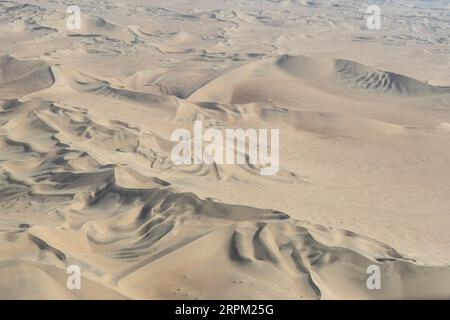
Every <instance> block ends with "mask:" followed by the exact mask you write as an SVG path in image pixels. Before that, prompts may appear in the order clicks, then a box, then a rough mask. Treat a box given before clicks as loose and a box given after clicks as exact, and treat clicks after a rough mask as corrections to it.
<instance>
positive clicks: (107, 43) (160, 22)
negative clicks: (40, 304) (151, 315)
mask: <svg viewBox="0 0 450 320" xmlns="http://www.w3.org/2000/svg"><path fill="white" fill-rule="evenodd" d="M75 2H76V3H74V1H61V0H55V1H20V0H14V1H1V2H0V123H1V126H0V298H1V299H23V298H38V299H80V298H81V299H111V298H119V299H121V298H124V299H215V298H233V299H235V298H242V299H339V298H341V299H380V298H388V299H401V298H450V87H448V86H450V45H449V42H450V8H449V4H448V2H447V1H417V0H415V1H406V0H405V1H377V3H376V4H378V5H379V6H380V8H381V10H382V11H381V14H382V25H381V29H380V30H369V29H368V28H367V27H366V18H367V15H366V14H365V11H366V8H367V5H368V4H366V3H361V2H360V1H343V0H342V1H301V0H297V1H295V0H291V1H275V0H240V1H237V0H229V1H227V0H186V1H181V0H178V1H177V0H164V1H162V0H154V1H153V0H147V1H143V0H140V1H131V0H129V1H120V0H111V1H105V0H99V1H97V0H95V1H94V0H89V1H88V0H78V1H75ZM73 4H76V5H79V6H80V8H81V29H80V30H70V29H68V28H67V26H66V19H67V18H68V16H67V14H65V12H66V8H67V6H69V5H73ZM374 4H375V3H374ZM195 120H201V121H203V123H205V124H206V125H207V126H208V127H216V128H278V129H281V131H280V165H281V167H280V171H279V172H278V173H277V174H276V175H273V176H261V175H260V174H259V169H258V168H257V167H255V166H253V165H250V164H246V165H205V164H200V165H184V166H179V165H174V164H173V163H172V161H171V157H170V153H171V150H172V147H173V146H174V143H173V142H172V141H170V135H171V133H172V132H173V130H175V129H177V128H188V129H189V128H192V126H193V123H194V121H195ZM70 265H78V266H79V267H80V268H81V270H82V288H81V290H68V289H67V287H66V279H67V276H68V275H67V274H66V268H67V267H68V266H70ZM370 265H376V266H379V268H380V270H381V289H380V290H369V289H368V288H367V286H366V279H367V277H368V274H367V273H366V269H367V267H368V266H370Z"/></svg>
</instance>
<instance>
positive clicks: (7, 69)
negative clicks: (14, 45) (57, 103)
mask: <svg viewBox="0 0 450 320" xmlns="http://www.w3.org/2000/svg"><path fill="white" fill-rule="evenodd" d="M54 81H55V79H54V77H53V73H52V71H51V69H50V66H49V65H47V64H46V63H45V62H43V61H20V60H17V59H14V58H13V57H10V56H2V57H0V95H1V97H2V98H6V99H8V98H16V97H21V96H23V95H26V94H29V93H32V92H35V91H39V90H43V89H46V88H48V87H50V86H51V85H52V84H53V83H54Z"/></svg>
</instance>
